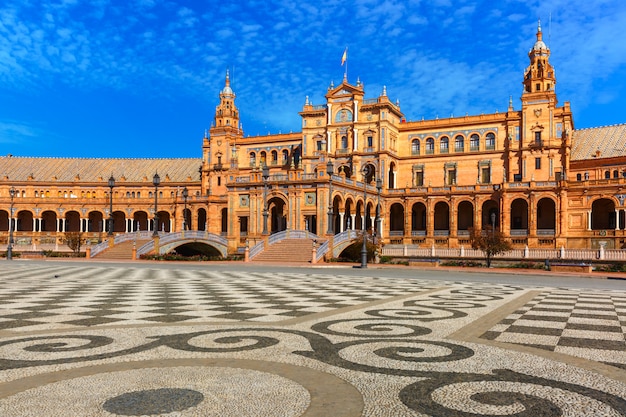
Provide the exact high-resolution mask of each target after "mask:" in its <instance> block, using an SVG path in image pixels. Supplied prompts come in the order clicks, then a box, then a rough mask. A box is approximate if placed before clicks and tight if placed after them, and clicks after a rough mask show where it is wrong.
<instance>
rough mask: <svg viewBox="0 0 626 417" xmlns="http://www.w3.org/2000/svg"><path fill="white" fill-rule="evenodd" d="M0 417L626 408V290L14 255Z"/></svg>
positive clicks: (3, 319) (2, 341)
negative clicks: (66, 262) (59, 261)
mask: <svg viewBox="0 0 626 417" xmlns="http://www.w3.org/2000/svg"><path fill="white" fill-rule="evenodd" d="M0 266H1V267H2V268H1V270H0V416H3V417H5V416H6V417H9V416H38V417H41V416H141V415H157V416H220V417H224V416H239V417H241V416H264V417H273V416H281V417H286V416H306V417H314V416H325V417H329V416H332V417H344V416H345V417H348V416H354V417H357V416H375V417H385V416H398V417H403V416H446V417H449V416H452V417H455V416H474V417H475V416H486V415H488V416H528V417H536V416H550V417H553V416H554V417H556V416H626V355H625V351H626V342H625V336H624V335H625V334H626V289H625V290H624V291H623V292H622V291H603V290H567V289H557V288H537V287H524V286H512V285H498V284H479V283H461V282H443V281H434V280H433V281H426V280H417V279H394V278H368V277H358V278H355V277H352V276H347V275H342V274H341V270H340V269H336V270H333V271H332V273H328V274H325V273H320V270H318V269H315V270H313V269H311V270H310V271H311V272H310V273H309V272H307V271H306V270H303V271H305V272H302V273H285V272H271V273H260V272H250V271H236V269H237V267H236V266H234V267H233V270H232V271H225V272H215V271H213V272H212V271H209V270H207V268H203V267H201V266H199V267H198V269H197V270H187V269H185V270H166V269H150V268H132V267H131V268H121V267H99V266H89V264H86V263H79V264H76V266H62V265H55V264H54V263H50V264H43V263H41V264H29V263H28V262H12V263H9V262H2V263H1V264H0Z"/></svg>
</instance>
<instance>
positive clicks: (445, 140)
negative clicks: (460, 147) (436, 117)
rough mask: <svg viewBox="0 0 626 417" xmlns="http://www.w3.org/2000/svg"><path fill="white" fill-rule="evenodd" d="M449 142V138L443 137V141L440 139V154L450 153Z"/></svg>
mask: <svg viewBox="0 0 626 417" xmlns="http://www.w3.org/2000/svg"><path fill="white" fill-rule="evenodd" d="M449 142H450V140H449V139H448V137H447V136H442V137H441V139H439V153H448V151H449V149H448V146H449Z"/></svg>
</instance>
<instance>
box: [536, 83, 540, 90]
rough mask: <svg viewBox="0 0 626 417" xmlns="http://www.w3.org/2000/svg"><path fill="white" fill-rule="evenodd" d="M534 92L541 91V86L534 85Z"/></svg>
mask: <svg viewBox="0 0 626 417" xmlns="http://www.w3.org/2000/svg"><path fill="white" fill-rule="evenodd" d="M535 90H536V91H541V84H539V83H537V84H535Z"/></svg>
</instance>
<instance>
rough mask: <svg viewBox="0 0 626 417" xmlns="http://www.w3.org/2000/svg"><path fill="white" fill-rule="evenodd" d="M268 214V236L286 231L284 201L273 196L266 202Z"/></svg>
mask: <svg viewBox="0 0 626 417" xmlns="http://www.w3.org/2000/svg"><path fill="white" fill-rule="evenodd" d="M267 206H268V210H269V214H270V234H274V233H278V232H282V231H283V230H287V212H286V210H285V208H286V207H287V206H286V204H285V201H284V200H283V199H282V198H280V197H278V196H274V197H272V198H270V199H269V200H268V202H267Z"/></svg>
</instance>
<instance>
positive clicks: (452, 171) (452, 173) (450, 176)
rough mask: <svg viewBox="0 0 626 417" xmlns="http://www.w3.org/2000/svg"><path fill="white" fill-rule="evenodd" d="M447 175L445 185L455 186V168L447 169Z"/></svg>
mask: <svg viewBox="0 0 626 417" xmlns="http://www.w3.org/2000/svg"><path fill="white" fill-rule="evenodd" d="M447 174H448V175H447V177H448V180H447V184H448V185H454V184H456V168H451V169H448V172H447Z"/></svg>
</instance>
